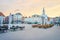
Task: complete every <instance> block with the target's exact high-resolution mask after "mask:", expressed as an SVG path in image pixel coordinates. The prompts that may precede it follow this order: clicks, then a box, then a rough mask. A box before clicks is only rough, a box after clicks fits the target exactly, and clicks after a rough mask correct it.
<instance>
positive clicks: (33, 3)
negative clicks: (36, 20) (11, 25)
mask: <svg viewBox="0 0 60 40" xmlns="http://www.w3.org/2000/svg"><path fill="white" fill-rule="evenodd" d="M43 8H45V13H46V14H47V15H48V16H49V17H56V16H60V0H0V12H2V13H3V14H4V15H5V16H8V15H9V14H10V13H12V14H15V13H17V12H20V13H21V14H22V15H23V16H32V15H33V14H38V15H41V14H42V9H43Z"/></svg>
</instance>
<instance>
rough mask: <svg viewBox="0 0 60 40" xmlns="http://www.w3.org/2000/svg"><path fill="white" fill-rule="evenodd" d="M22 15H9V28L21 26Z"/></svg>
mask: <svg viewBox="0 0 60 40" xmlns="http://www.w3.org/2000/svg"><path fill="white" fill-rule="evenodd" d="M22 17H23V16H22V14H21V13H16V14H11V13H10V15H9V28H10V27H12V26H13V24H16V25H18V24H21V23H22V21H23V20H22Z"/></svg>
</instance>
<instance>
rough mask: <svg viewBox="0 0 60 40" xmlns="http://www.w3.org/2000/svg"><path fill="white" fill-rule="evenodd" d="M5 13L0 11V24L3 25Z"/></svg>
mask: <svg viewBox="0 0 60 40" xmlns="http://www.w3.org/2000/svg"><path fill="white" fill-rule="evenodd" d="M3 20H4V14H3V13H2V12H0V26H3Z"/></svg>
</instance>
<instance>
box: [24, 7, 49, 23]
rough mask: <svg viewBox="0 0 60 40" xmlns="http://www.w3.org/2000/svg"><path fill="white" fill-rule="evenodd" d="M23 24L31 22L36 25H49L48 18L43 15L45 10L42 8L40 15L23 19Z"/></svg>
mask: <svg viewBox="0 0 60 40" xmlns="http://www.w3.org/2000/svg"><path fill="white" fill-rule="evenodd" d="M24 21H25V22H31V23H36V22H37V23H38V24H50V21H49V20H48V16H47V15H46V14H45V10H44V8H43V11H42V15H37V14H34V15H32V17H30V18H25V20H24Z"/></svg>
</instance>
